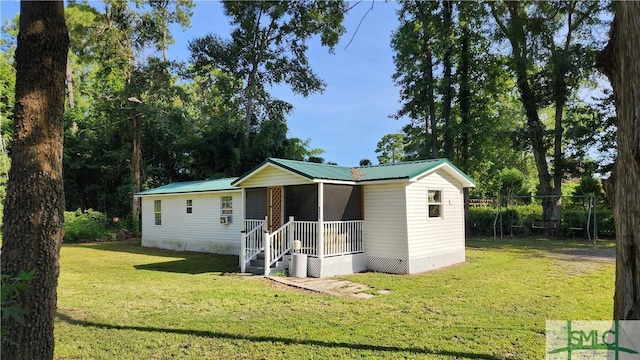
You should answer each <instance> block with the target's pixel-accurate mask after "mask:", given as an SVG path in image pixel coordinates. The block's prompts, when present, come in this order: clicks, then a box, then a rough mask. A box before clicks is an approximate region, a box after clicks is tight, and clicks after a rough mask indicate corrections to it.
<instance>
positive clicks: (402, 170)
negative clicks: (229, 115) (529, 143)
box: [232, 158, 475, 185]
mask: <svg viewBox="0 0 640 360" xmlns="http://www.w3.org/2000/svg"><path fill="white" fill-rule="evenodd" d="M269 163H270V164H273V165H276V166H278V167H281V168H283V169H287V170H289V171H292V172H294V173H296V174H298V175H300V176H303V177H306V178H308V179H310V180H340V181H355V182H368V181H382V180H395V179H412V178H414V177H417V176H419V175H421V174H424V173H426V172H428V171H430V170H432V169H434V168H436V167H439V166H441V165H447V166H449V167H450V168H451V169H452V170H454V171H455V172H456V173H458V174H459V175H460V176H461V177H462V178H464V179H466V180H468V181H469V182H470V183H471V184H473V185H475V182H474V181H473V180H472V179H471V178H469V176H467V175H466V174H465V173H463V172H462V171H461V170H460V169H458V168H457V167H455V166H454V165H453V164H451V163H450V162H449V161H448V160H447V159H431V160H418V161H407V162H400V163H390V164H381V165H371V166H360V167H353V168H350V167H344V166H338V165H328V164H318V163H312V162H306V161H296V160H284V159H274V158H269V159H267V160H265V161H264V162H263V163H262V164H260V165H258V166H257V167H256V168H254V169H253V170H251V171H250V172H248V173H246V174H244V175H243V176H241V177H239V178H238V179H237V180H235V181H234V182H232V184H233V185H236V184H238V183H240V182H241V181H242V180H244V179H245V178H247V177H248V176H250V175H251V174H253V173H254V172H255V171H256V170H258V169H260V168H262V167H263V166H265V165H266V164H269Z"/></svg>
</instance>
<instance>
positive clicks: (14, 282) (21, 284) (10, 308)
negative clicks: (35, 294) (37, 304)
mask: <svg viewBox="0 0 640 360" xmlns="http://www.w3.org/2000/svg"><path fill="white" fill-rule="evenodd" d="M34 274H35V270H31V271H30V272H24V271H22V272H20V274H19V275H18V277H16V278H12V277H10V276H9V275H6V274H1V275H0V282H1V285H0V288H1V291H0V294H1V295H0V309H1V310H2V311H1V312H2V326H0V337H1V338H2V348H3V349H5V348H6V347H7V345H6V344H7V343H8V344H10V345H16V342H15V340H16V339H12V338H11V337H10V331H11V327H12V326H14V325H15V324H16V323H17V324H20V325H22V324H24V315H25V314H26V313H27V310H26V309H24V308H23V307H22V304H21V303H20V294H22V293H24V292H25V291H27V290H29V282H30V281H31V280H33V279H34V278H35V275H34Z"/></svg>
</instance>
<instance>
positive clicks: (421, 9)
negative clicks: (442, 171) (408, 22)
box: [416, 1, 438, 159]
mask: <svg viewBox="0 0 640 360" xmlns="http://www.w3.org/2000/svg"><path fill="white" fill-rule="evenodd" d="M416 7H417V9H418V14H419V16H420V22H421V23H422V47H423V49H422V50H423V52H424V60H423V61H422V71H423V73H424V75H425V76H426V84H425V86H426V89H425V91H426V92H427V96H426V100H427V103H428V106H429V119H425V128H429V127H430V128H431V157H432V158H434V159H436V158H438V132H437V130H436V125H437V120H436V104H435V95H434V87H435V86H434V83H433V54H432V51H431V33H430V31H429V18H428V16H429V14H428V13H427V12H428V11H429V10H428V9H427V4H426V3H424V2H420V1H418V2H416ZM427 153H429V151H427Z"/></svg>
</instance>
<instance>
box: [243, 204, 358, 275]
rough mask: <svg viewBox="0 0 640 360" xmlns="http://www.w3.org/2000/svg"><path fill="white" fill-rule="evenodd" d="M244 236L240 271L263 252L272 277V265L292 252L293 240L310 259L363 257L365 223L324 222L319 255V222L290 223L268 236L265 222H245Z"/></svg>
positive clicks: (291, 220) (290, 220) (291, 221)
mask: <svg viewBox="0 0 640 360" xmlns="http://www.w3.org/2000/svg"><path fill="white" fill-rule="evenodd" d="M245 228H246V229H247V232H243V233H242V236H241V238H242V239H241V241H242V242H241V250H240V255H241V259H240V271H241V272H245V270H246V267H247V265H248V264H249V263H250V262H251V260H253V259H255V258H256V257H257V256H258V254H259V253H261V252H263V251H264V259H265V264H264V269H265V270H264V271H265V275H269V271H270V269H271V265H273V264H274V263H276V262H277V261H279V260H280V259H281V258H282V257H283V256H284V255H286V254H287V253H289V252H290V251H291V248H292V246H293V240H300V242H301V249H300V252H301V253H303V254H307V255H310V256H322V257H327V256H340V255H347V254H355V253H361V252H363V251H364V247H363V230H364V221H363V220H351V221H325V222H323V224H322V228H323V232H322V236H323V245H324V246H323V249H322V251H321V252H320V251H318V250H319V249H318V241H317V238H318V222H317V221H294V219H293V218H292V217H291V218H289V221H288V222H287V223H286V224H284V225H283V226H282V227H280V228H279V229H278V230H276V231H274V232H272V233H269V232H268V231H267V227H266V220H246V221H245Z"/></svg>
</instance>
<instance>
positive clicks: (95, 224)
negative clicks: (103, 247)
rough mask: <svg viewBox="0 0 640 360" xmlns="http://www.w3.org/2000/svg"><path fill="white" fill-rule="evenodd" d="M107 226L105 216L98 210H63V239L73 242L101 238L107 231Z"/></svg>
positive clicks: (107, 221) (107, 222)
mask: <svg viewBox="0 0 640 360" xmlns="http://www.w3.org/2000/svg"><path fill="white" fill-rule="evenodd" d="M108 226H109V220H108V219H107V216H106V215H104V214H103V213H101V212H99V211H94V210H92V209H88V210H80V209H78V210H76V211H65V213H64V231H65V236H64V240H65V241H69V242H74V241H79V240H94V239H97V238H103V237H105V236H106V234H107V233H108Z"/></svg>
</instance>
